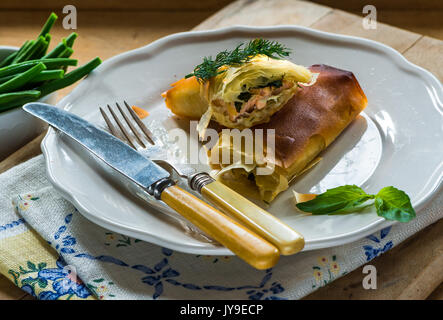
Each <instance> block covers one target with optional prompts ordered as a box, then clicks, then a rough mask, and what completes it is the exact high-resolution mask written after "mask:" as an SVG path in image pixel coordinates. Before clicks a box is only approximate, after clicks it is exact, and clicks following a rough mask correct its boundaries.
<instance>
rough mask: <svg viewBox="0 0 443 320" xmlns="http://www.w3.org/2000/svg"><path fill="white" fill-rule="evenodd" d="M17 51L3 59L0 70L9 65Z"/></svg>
mask: <svg viewBox="0 0 443 320" xmlns="http://www.w3.org/2000/svg"><path fill="white" fill-rule="evenodd" d="M17 54H18V51H15V52H13V53H11V54H10V55H9V56H7V57H6V58H4V59H3V60H2V61H1V62H0V68H2V67H4V66H8V65H10V64H11V62H12V61H13V60H14V59H15V57H16V56H17Z"/></svg>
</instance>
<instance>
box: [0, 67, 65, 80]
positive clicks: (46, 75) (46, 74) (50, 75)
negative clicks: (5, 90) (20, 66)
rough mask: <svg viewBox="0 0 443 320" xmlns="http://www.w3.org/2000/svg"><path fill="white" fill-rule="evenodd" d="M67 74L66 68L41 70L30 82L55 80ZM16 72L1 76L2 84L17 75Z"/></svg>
mask: <svg viewBox="0 0 443 320" xmlns="http://www.w3.org/2000/svg"><path fill="white" fill-rule="evenodd" d="M64 74H65V71H64V70H61V69H60V70H59V69H56V70H44V71H42V72H40V73H39V74H38V75H36V76H35V78H33V79H32V80H31V81H30V82H31V83H36V82H42V81H47V80H55V79H62V78H63V76H64ZM16 76H17V75H16V74H11V75H10V76H6V77H3V78H0V84H2V83H3V82H6V81H8V80H11V79H12V78H14V77H16Z"/></svg>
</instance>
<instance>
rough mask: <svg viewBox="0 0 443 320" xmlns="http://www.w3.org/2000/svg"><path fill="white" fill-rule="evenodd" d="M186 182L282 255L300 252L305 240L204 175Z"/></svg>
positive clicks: (255, 206) (252, 204) (274, 218)
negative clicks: (273, 246)
mask: <svg viewBox="0 0 443 320" xmlns="http://www.w3.org/2000/svg"><path fill="white" fill-rule="evenodd" d="M188 180H189V185H190V187H191V188H192V189H193V190H196V191H198V192H199V193H201V194H202V195H203V197H205V198H206V199H208V200H209V201H211V202H212V203H213V204H215V205H216V206H218V207H219V208H220V209H222V210H224V211H225V212H227V213H229V214H230V215H231V216H232V217H234V218H236V219H237V220H239V221H240V222H241V223H243V224H244V225H246V226H247V227H248V228H249V229H251V230H252V231H254V232H255V233H257V234H258V235H260V236H262V237H263V238H265V239H266V240H268V241H269V242H270V243H272V244H273V245H275V246H276V247H277V248H278V249H279V250H280V253H281V254H283V255H291V254H294V253H297V252H299V251H301V250H302V249H303V247H304V245H305V240H304V238H303V236H302V235H301V234H300V233H298V232H297V231H295V230H294V229H292V228H291V227H289V226H288V225H286V224H285V223H283V222H282V221H281V220H279V219H277V218H276V217H274V216H273V215H272V214H270V213H269V212H267V211H266V210H263V209H262V208H260V207H259V206H257V205H256V204H254V203H253V202H251V201H250V200H248V199H246V198H245V197H243V196H242V195H240V194H238V193H237V192H235V191H234V190H232V189H231V188H229V187H227V186H225V185H224V184H222V183H221V182H219V181H216V180H214V179H213V178H211V177H210V176H209V175H208V174H207V173H205V172H201V173H197V174H194V175H192V176H191V177H190V178H189V179H188Z"/></svg>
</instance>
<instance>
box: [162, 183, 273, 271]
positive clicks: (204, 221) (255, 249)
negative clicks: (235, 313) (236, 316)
mask: <svg viewBox="0 0 443 320" xmlns="http://www.w3.org/2000/svg"><path fill="white" fill-rule="evenodd" d="M160 199H161V200H162V201H164V202H165V203H166V204H167V205H168V206H170V207H171V208H172V209H174V210H175V211H177V212H178V213H180V214H181V215H182V216H183V217H184V218H186V219H187V220H188V221H190V222H192V223H193V224H194V225H196V226H197V227H198V228H200V229H201V230H202V231H204V232H205V233H207V234H208V235H210V236H211V237H213V238H214V239H215V240H217V241H218V242H219V243H221V244H222V245H224V246H225V247H226V248H228V249H229V250H231V251H232V252H233V253H235V254H236V255H237V256H238V257H240V258H241V259H243V260H244V261H246V262H247V263H249V264H250V265H252V266H253V267H255V268H257V269H268V268H271V267H273V266H274V265H275V264H276V263H277V261H278V259H279V251H278V249H277V248H276V247H275V246H273V245H272V244H270V243H269V242H268V241H266V240H265V239H263V238H261V237H260V236H258V235H256V234H255V233H253V232H252V231H250V230H248V229H246V228H245V227H244V226H242V225H241V224H239V223H238V222H236V221H235V220H233V219H231V218H230V217H228V216H226V215H225V214H223V213H221V212H220V211H218V210H217V209H214V208H213V207H211V206H210V205H208V204H207V203H205V202H203V201H202V200H200V199H199V198H197V197H195V196H194V195H192V194H190V193H188V192H187V191H185V190H183V189H181V188H180V187H178V186H177V185H172V186H169V187H167V188H165V189H163V191H162V192H161V195H160Z"/></svg>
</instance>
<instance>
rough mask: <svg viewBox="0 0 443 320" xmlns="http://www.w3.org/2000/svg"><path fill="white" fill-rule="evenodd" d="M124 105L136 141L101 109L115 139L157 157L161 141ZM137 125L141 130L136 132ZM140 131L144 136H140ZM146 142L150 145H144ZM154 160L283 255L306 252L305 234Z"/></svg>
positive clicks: (206, 178) (195, 175)
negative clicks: (173, 172)
mask: <svg viewBox="0 0 443 320" xmlns="http://www.w3.org/2000/svg"><path fill="white" fill-rule="evenodd" d="M124 105H125V106H126V109H127V111H128V112H129V114H130V115H131V117H132V119H133V121H131V120H130V118H129V117H128V115H127V114H126V113H125V112H124V111H123V109H122V108H121V107H120V105H119V104H118V103H116V106H117V109H118V111H119V113H120V115H121V117H122V118H123V119H124V121H125V123H126V124H127V126H128V128H129V129H130V131H131V133H132V135H133V136H134V137H135V138H134V137H133V136H132V135H131V133H130V132H128V130H127V128H126V127H125V126H124V124H123V122H122V120H121V119H120V118H119V117H118V116H117V114H116V112H115V111H114V110H113V108H111V107H110V106H109V105H107V107H108V110H109V113H110V114H111V116H112V118H113V119H114V121H115V122H116V123H117V126H118V128H119V129H120V131H119V130H117V128H116V127H115V126H114V125H113V124H112V121H110V119H109V117H108V115H107V114H106V112H105V111H104V110H103V109H102V108H100V112H101V114H102V116H103V119H104V120H105V122H106V124H107V126H108V128H109V130H110V131H111V133H112V134H113V135H114V136H116V137H117V138H119V139H121V140H122V141H124V142H126V143H128V144H129V145H130V146H131V147H132V148H134V149H136V150H137V151H139V152H140V153H142V154H144V155H145V156H147V157H149V158H151V157H152V155H153V154H155V153H156V152H155V151H159V150H160V148H161V144H162V143H161V141H160V140H158V139H157V138H156V137H155V136H154V135H153V133H152V132H151V131H150V130H149V129H148V128H147V127H146V125H145V124H144V123H143V122H142V121H141V120H140V118H139V117H138V116H137V114H136V113H135V112H134V110H132V108H131V107H130V106H129V104H128V103H127V102H126V101H124ZM136 125H137V126H138V128H139V129H137V128H136ZM140 131H141V132H142V133H143V135H144V136H142V135H141V134H140ZM145 139H146V140H147V141H144V140H145ZM151 160H152V161H155V162H156V163H157V164H158V165H160V166H162V167H163V168H165V169H166V170H168V171H169V172H172V171H175V172H176V173H177V174H178V175H179V176H180V177H182V178H185V179H187V181H188V185H189V187H190V188H191V189H192V190H194V191H197V192H198V193H200V194H201V195H202V196H203V197H204V198H205V199H207V200H209V201H210V202H213V203H214V204H215V205H217V206H218V207H220V208H221V209H223V210H224V211H225V212H227V213H229V214H230V215H231V216H233V217H234V218H237V219H238V220H240V221H241V222H242V223H243V224H245V225H246V226H247V227H249V229H251V230H252V231H254V232H256V233H257V234H259V235H261V236H262V237H263V238H265V239H266V240H268V241H269V242H271V243H272V244H274V245H275V246H276V247H277V248H278V249H279V250H280V253H281V254H283V255H290V254H294V253H296V252H298V251H300V250H302V249H303V247H304V238H303V236H302V235H301V234H299V233H298V232H297V231H295V230H293V229H292V228H290V227H289V226H288V225H286V224H285V223H283V222H282V221H281V220H279V219H277V218H276V217H274V216H273V215H271V214H270V213H268V212H267V211H265V210H263V209H262V208H260V207H259V206H257V205H256V204H254V203H253V202H251V201H249V200H248V199H246V198H245V197H243V196H242V195H240V194H238V193H237V192H235V191H234V190H232V189H230V188H228V187H227V186H225V185H224V184H222V183H221V182H219V181H216V180H214V179H213V178H212V177H211V176H210V175H209V174H208V173H206V172H195V171H196V170H195V169H194V168H192V167H189V166H188V165H183V164H177V163H171V162H169V161H167V160H164V159H152V158H151Z"/></svg>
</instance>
